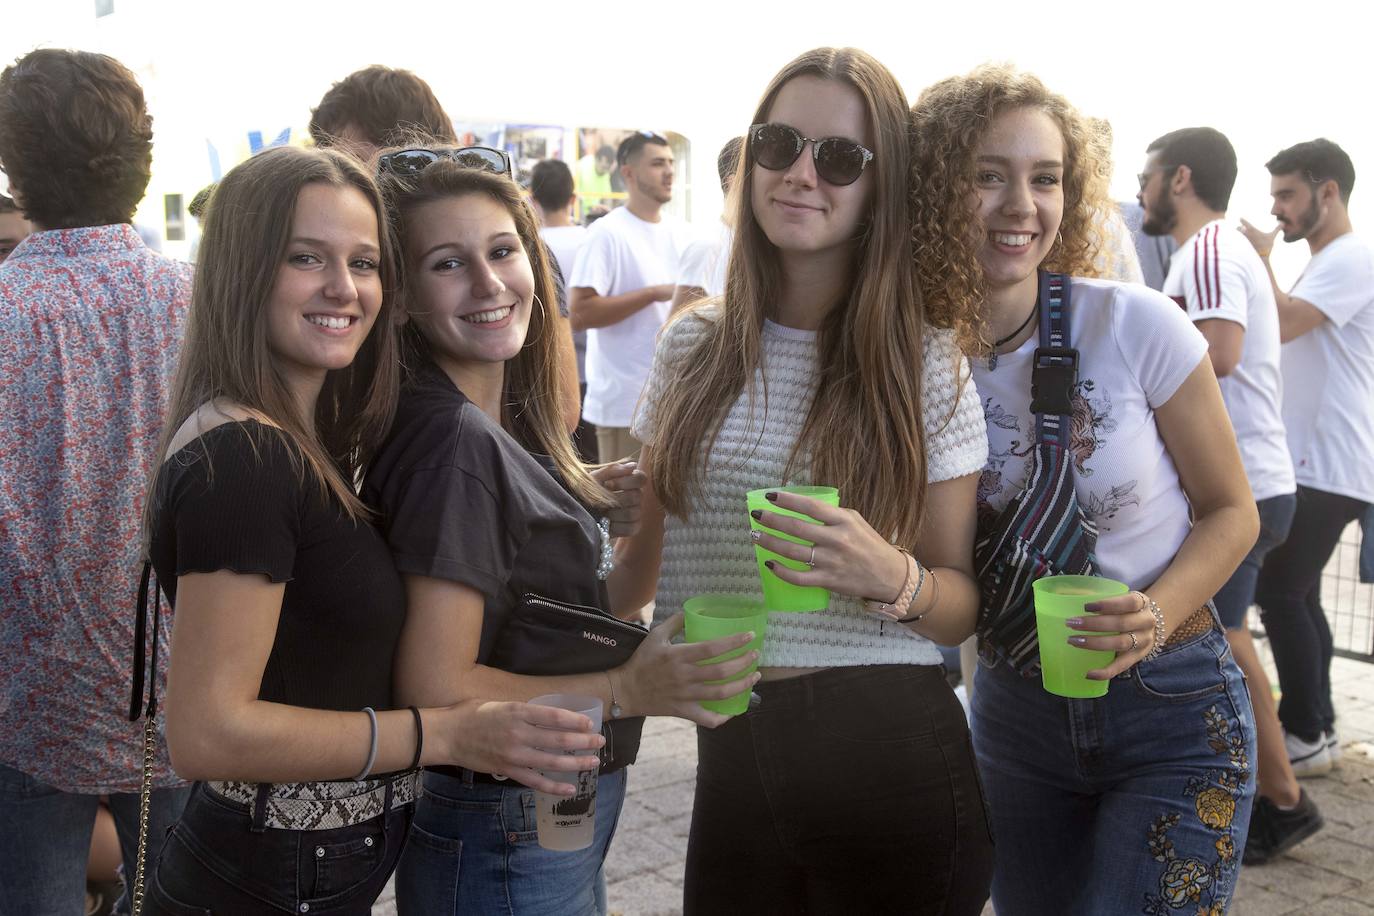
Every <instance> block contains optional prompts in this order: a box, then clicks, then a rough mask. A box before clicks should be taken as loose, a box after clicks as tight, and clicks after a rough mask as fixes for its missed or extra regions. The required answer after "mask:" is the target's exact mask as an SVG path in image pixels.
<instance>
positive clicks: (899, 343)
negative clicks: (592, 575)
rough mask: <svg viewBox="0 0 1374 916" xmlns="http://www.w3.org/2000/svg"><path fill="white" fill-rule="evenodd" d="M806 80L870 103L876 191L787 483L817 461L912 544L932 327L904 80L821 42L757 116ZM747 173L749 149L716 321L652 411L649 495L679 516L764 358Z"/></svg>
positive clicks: (765, 252)
mask: <svg viewBox="0 0 1374 916" xmlns="http://www.w3.org/2000/svg"><path fill="white" fill-rule="evenodd" d="M800 76H814V77H818V78H821V79H826V80H833V81H835V82H838V83H842V84H844V85H846V86H849V87H851V88H853V89H854V90H855V91H856V92H858V94H859V96H860V97H861V98H862V99H863V100H864V103H865V107H866V110H867V115H868V121H869V124H870V125H871V128H872V132H873V137H874V147H875V148H874V150H873V153H874V158H873V161H872V163H871V164H870V165H869V168H868V171H869V172H870V173H871V175H870V176H869V180H870V181H872V182H873V183H874V187H873V193H872V195H871V197H870V199H871V201H872V204H871V209H870V211H869V213H868V214H867V215H866V216H865V218H864V220H863V227H862V236H861V237H860V238H859V239H858V240H857V241H856V242H855V243H854V246H853V257H852V260H851V262H850V270H849V276H848V278H847V280H848V282H847V284H846V287H847V289H848V293H847V295H846V297H845V299H844V300H843V301H841V302H837V303H836V304H835V306H834V307H833V308H832V309H831V310H830V311H829V312H828V313H827V314H826V316H825V318H824V320H823V322H822V325H821V328H820V333H819V336H818V340H817V349H818V355H819V365H818V367H817V372H818V375H819V379H818V384H817V387H816V394H815V397H814V399H813V400H812V402H811V405H810V408H809V410H808V412H807V416H806V419H805V421H804V422H803V424H802V428H801V432H800V435H799V436H798V438H797V443H796V446H795V447H794V449H793V451H792V454H791V456H790V457H789V459H788V464H787V471H786V474H787V476H788V478H789V479H790V478H791V477H792V475H794V474H795V473H797V472H798V470H799V468H798V464H799V462H801V461H808V460H809V463H810V467H809V469H808V472H809V475H810V477H811V479H813V480H815V481H819V482H823V483H825V484H827V485H832V486H837V487H839V488H840V490H841V491H842V493H843V494H844V498H845V504H846V505H848V506H852V507H853V508H855V509H857V510H858V511H859V512H860V513H861V514H862V515H863V516H864V518H866V519H867V520H868V521H869V522H870V523H871V524H873V526H874V527H875V528H877V529H878V530H879V531H881V532H883V533H884V534H885V535H889V536H895V537H896V538H897V539H898V542H899V543H905V544H912V543H915V541H916V538H917V536H918V533H919V529H920V524H921V518H922V514H923V512H924V508H925V491H926V453H925V428H924V423H923V421H922V415H921V413H922V404H921V378H922V354H923V339H924V337H925V334H926V327H925V317H924V314H923V311H922V308H921V298H920V295H919V292H918V290H917V287H916V284H915V282H914V274H913V270H912V264H911V249H910V241H909V239H910V219H909V217H908V212H907V205H906V202H907V168H908V166H907V163H908V159H909V157H910V141H911V138H910V111H909V110H908V108H907V102H906V98H905V96H904V95H903V94H902V89H901V87H900V86H899V85H898V83H897V81H896V79H894V78H893V76H892V74H891V73H889V72H888V71H887V69H886V68H885V67H883V65H882V64H880V63H879V62H878V61H877V60H875V59H874V58H872V57H870V56H869V55H868V54H865V53H864V52H863V51H859V50H855V49H853V48H817V49H815V50H813V51H808V52H806V53H805V54H802V55H801V56H800V57H798V58H796V59H795V60H793V61H792V62H791V63H789V64H788V65H787V66H786V67H784V68H783V69H782V71H781V72H779V73H778V75H777V76H775V77H774V78H773V80H772V82H771V83H769V85H768V88H767V90H766V91H765V92H764V95H763V99H762V100H761V101H760V102H759V105H758V109H757V110H756V111H755V113H754V118H753V123H761V122H764V121H767V120H768V116H769V111H770V109H771V108H772V106H773V102H774V100H775V99H776V98H777V96H778V93H779V92H780V91H781V90H782V87H783V86H784V85H786V84H787V83H788V82H789V81H790V80H793V79H795V78H797V77H800ZM753 172H754V156H753V152H752V151H751V150H750V149H749V146H748V144H746V145H745V147H744V150H743V151H742V155H741V156H740V163H739V166H738V170H737V172H736V174H735V180H734V183H733V191H734V193H733V194H732V197H733V199H734V207H735V220H734V225H735V227H736V231H735V241H734V247H733V250H732V251H731V253H730V269H729V273H728V277H727V280H726V286H725V295H724V298H723V300H721V303H720V312H719V317H718V318H716V319H714V320H711V321H708V322H706V330H705V333H704V334H703V336H702V338H701V340H700V341H699V342H698V343H697V344H696V345H695V346H694V348H693V349H692V351H691V353H690V354H689V355H687V357H686V358H684V359H683V360H682V361H681V363H680V364H678V365H675V366H673V367H671V369H672V372H673V375H674V381H673V382H672V384H670V385H669V386H667V391H666V394H665V395H664V398H663V400H662V402H661V403H659V404H658V405H657V407H656V415H655V429H656V430H657V432H656V434H655V439H654V443H653V445H654V449H653V459H652V468H651V470H652V473H653V477H654V483H655V489H656V490H657V493H658V496H659V498H660V499H661V500H662V502H663V505H664V506H665V507H666V508H667V510H668V511H669V512H672V513H673V514H674V515H678V516H681V517H686V516H687V515H688V514H689V512H690V508H691V505H692V503H693V501H694V495H695V493H696V492H697V491H698V488H699V487H700V486H701V482H702V476H703V474H704V471H705V468H704V463H705V461H704V457H705V456H706V455H709V453H710V449H711V448H712V447H713V446H714V444H715V440H716V436H717V435H718V434H719V431H720V424H721V422H722V420H723V418H724V416H725V414H726V412H727V411H728V410H729V408H730V405H731V404H733V403H734V402H735V400H736V399H737V398H738V397H739V396H740V394H741V393H742V392H743V391H744V390H745V388H746V385H750V383H751V381H752V379H753V375H754V371H755V369H756V368H757V367H758V366H759V364H760V361H761V359H762V333H763V321H764V318H765V317H766V316H767V315H768V313H769V309H770V307H771V306H772V305H773V304H774V303H775V302H776V301H777V300H778V297H779V295H780V293H781V291H782V276H781V267H780V265H779V259H778V255H777V249H776V247H775V246H774V245H773V244H772V243H771V242H770V241H769V240H768V238H767V236H766V235H765V234H764V232H763V229H762V228H761V227H760V226H759V223H758V221H757V219H756V218H755V216H754V212H753V207H752V205H751V201H752V198H753ZM689 314H690V313H689ZM685 320H692V319H690V318H688V319H685ZM753 395H754V392H753V390H752V387H751V389H750V397H751V398H752V397H753ZM764 396H765V398H766V397H767V392H766V391H765V392H764ZM703 443H705V444H706V447H705V448H704V449H703ZM894 494H901V498H894Z"/></svg>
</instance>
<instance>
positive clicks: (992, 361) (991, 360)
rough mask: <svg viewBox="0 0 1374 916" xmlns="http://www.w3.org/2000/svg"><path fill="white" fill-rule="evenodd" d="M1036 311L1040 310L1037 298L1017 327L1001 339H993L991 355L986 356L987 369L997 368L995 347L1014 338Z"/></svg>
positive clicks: (1024, 327) (1029, 321)
mask: <svg viewBox="0 0 1374 916" xmlns="http://www.w3.org/2000/svg"><path fill="white" fill-rule="evenodd" d="M1038 311H1040V302H1039V300H1036V303H1035V305H1033V306H1031V310H1030V314H1029V315H1027V316H1026V320H1025V321H1023V322H1021V326H1020V327H1019V328H1017V329H1016V330H1015V331H1012V332H1011V333H1010V334H1008V335H1007V336H1006V337H1003V338H1002V339H1001V340H995V341H993V343H992V355H990V356H989V357H988V371H992V370H993V369H996V368H997V348H998V347H1000V346H1002V344H1004V343H1007V342H1008V341H1011V340H1015V339H1016V335H1018V334H1020V333H1021V332H1022V331H1024V330H1025V329H1026V326H1027V325H1028V324H1030V323H1031V320H1032V319H1033V318H1035V313H1036V312H1038Z"/></svg>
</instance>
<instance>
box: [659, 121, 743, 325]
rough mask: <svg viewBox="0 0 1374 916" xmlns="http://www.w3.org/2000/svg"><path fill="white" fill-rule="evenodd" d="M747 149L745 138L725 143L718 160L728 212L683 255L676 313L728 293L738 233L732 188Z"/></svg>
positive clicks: (717, 167)
mask: <svg viewBox="0 0 1374 916" xmlns="http://www.w3.org/2000/svg"><path fill="white" fill-rule="evenodd" d="M743 146H744V138H743V137H732V138H731V139H729V140H727V141H725V145H724V146H722V147H721V148H720V154H719V155H718V156H716V171H717V173H719V175H720V190H721V193H722V194H724V195H725V199H726V203H725V209H724V210H723V211H722V212H721V216H720V224H719V225H718V226H716V227H715V231H714V232H712V233H711V234H710V235H707V236H704V237H702V238H699V239H695V240H693V241H692V242H691V243H690V244H689V245H688V246H687V247H686V248H685V249H683V251H682V264H681V266H680V267H679V268H678V277H677V289H675V290H674V291H673V308H672V311H673V312H677V311H678V310H679V309H682V308H685V307H686V306H687V305H689V304H690V303H692V302H696V301H697V300H698V299H705V298H707V297H708V296H719V295H721V294H722V293H724V292H725V273H726V266H727V264H728V263H729V261H730V246H731V245H733V244H734V233H733V232H731V231H730V224H729V222H727V221H726V214H727V213H729V212H730V203H729V200H730V184H731V182H732V181H733V180H734V178H735V171H736V169H737V168H738V166H739V156H740V150H741V149H742V148H743Z"/></svg>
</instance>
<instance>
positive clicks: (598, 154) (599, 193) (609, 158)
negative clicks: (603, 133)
mask: <svg viewBox="0 0 1374 916" xmlns="http://www.w3.org/2000/svg"><path fill="white" fill-rule="evenodd" d="M614 170H615V150H614V149H612V148H611V147H610V146H608V145H606V144H604V143H603V144H602V145H601V146H599V147H597V149H596V151H595V152H588V153H587V154H586V155H585V156H583V157H582V158H581V159H579V160H577V197H578V202H579V205H580V207H581V210H582V219H583V221H584V223H585V224H586V225H591V224H592V223H594V222H596V220H597V219H600V218H601V217H602V216H605V215H606V213H607V212H609V210H608V209H607V206H606V205H607V203H608V202H609V200H608V199H609V197H610V195H611V193H612V189H611V173H612V172H613V171H614ZM594 211H599V212H597V213H596V215H595V216H593V215H592V213H593V212H594ZM569 266H570V267H571V265H569Z"/></svg>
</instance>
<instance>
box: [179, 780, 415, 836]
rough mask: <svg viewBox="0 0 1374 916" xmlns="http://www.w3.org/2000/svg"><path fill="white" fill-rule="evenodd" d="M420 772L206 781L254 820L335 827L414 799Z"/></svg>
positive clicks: (295, 826)
mask: <svg viewBox="0 0 1374 916" xmlns="http://www.w3.org/2000/svg"><path fill="white" fill-rule="evenodd" d="M419 783H420V771H419V770H409V771H407V772H405V773H398V774H397V775H395V776H383V777H381V778H378V779H360V780H342V781H338V782H277V783H258V782H206V783H205V787H206V788H207V789H209V790H210V791H211V792H213V793H215V794H216V795H218V796H219V797H220V798H223V799H225V800H227V801H231V802H235V803H236V804H240V805H244V806H246V807H247V808H248V813H249V814H250V815H252V816H253V819H254V821H255V822H258V821H260V822H261V823H262V824H263V826H266V827H273V828H276V829H278V830H333V829H335V828H338V827H349V826H352V825H354V824H361V823H363V822H365V821H370V820H372V819H373V818H374V817H377V816H378V815H380V814H382V813H383V812H384V811H386V810H388V805H387V798H388V796H389V797H390V800H391V801H390V806H389V807H390V808H399V807H401V806H402V805H408V804H410V803H411V802H413V801H415V796H416V794H418V793H417V787H418V786H419Z"/></svg>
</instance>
